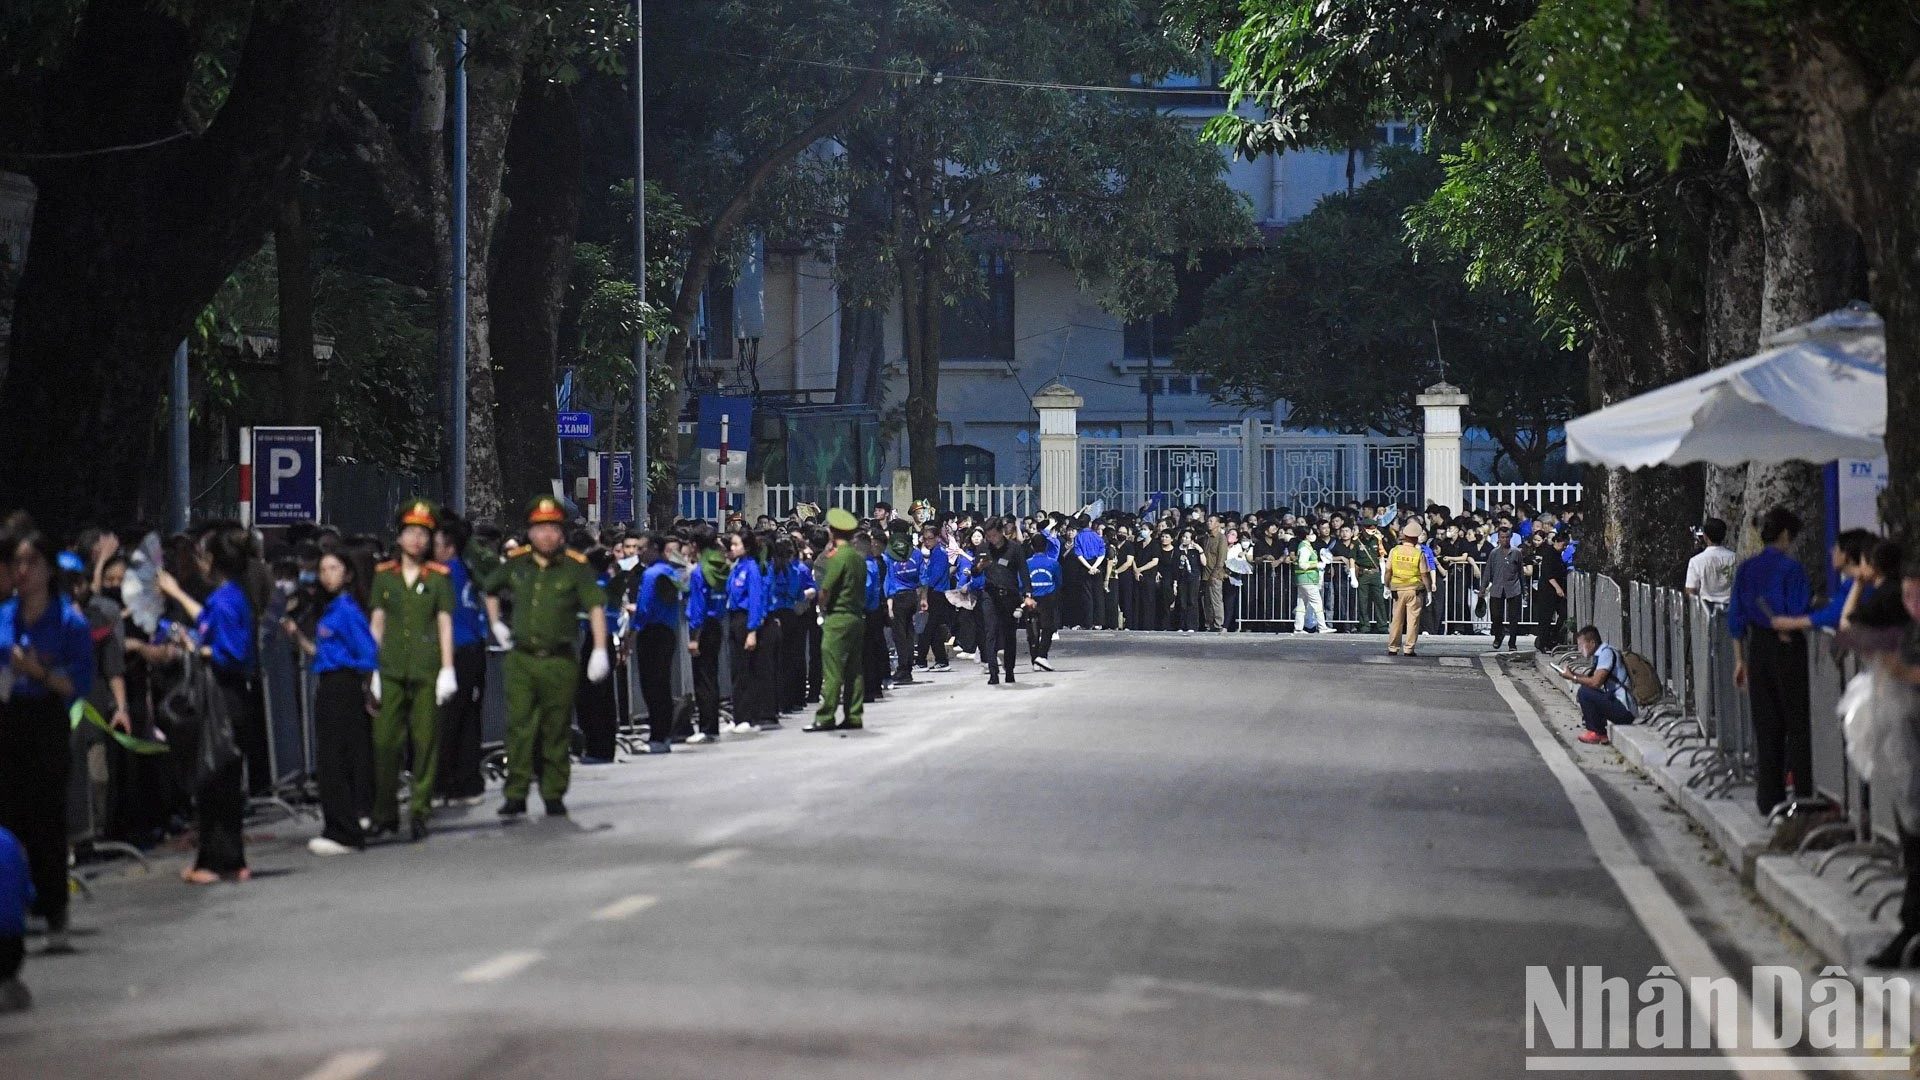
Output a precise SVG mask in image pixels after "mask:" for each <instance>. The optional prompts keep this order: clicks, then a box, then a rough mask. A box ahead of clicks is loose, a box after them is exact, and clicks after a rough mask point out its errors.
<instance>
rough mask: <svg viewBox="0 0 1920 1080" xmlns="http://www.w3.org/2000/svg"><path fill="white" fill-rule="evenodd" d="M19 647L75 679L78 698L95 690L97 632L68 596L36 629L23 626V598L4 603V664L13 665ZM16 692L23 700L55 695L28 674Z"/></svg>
mask: <svg viewBox="0 0 1920 1080" xmlns="http://www.w3.org/2000/svg"><path fill="white" fill-rule="evenodd" d="M16 645H19V646H23V647H26V648H30V649H32V650H33V651H35V652H37V653H39V654H40V659H41V661H42V662H43V663H45V664H46V665H47V667H49V668H51V669H52V670H54V671H56V672H59V673H61V674H64V675H65V676H66V677H67V678H68V679H70V680H72V681H73V693H74V697H76V698H83V697H86V696H87V692H88V691H90V690H92V689H93V633H92V631H90V630H88V629H87V617H86V616H85V615H82V614H81V613H80V609H79V608H76V607H74V606H73V604H72V602H71V601H69V600H67V598H66V597H64V596H62V597H55V598H54V602H53V603H51V604H48V605H47V609H46V610H45V611H43V612H41V613H40V618H39V619H38V620H37V621H35V622H34V624H33V625H32V626H22V625H20V598H19V597H17V596H16V597H14V598H13V599H11V600H8V601H7V602H5V603H3V604H0V665H10V664H11V663H12V659H13V648H14V646H16ZM13 692H14V695H15V696H17V697H23V698H44V697H51V696H52V694H53V691H52V690H49V689H48V688H47V687H45V686H42V685H41V684H39V683H37V682H35V681H34V680H32V679H29V678H27V677H26V676H24V675H22V676H20V677H19V678H18V679H17V681H15V682H14V684H13ZM3 750H4V748H0V751H3Z"/></svg>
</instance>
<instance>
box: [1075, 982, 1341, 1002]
mask: <svg viewBox="0 0 1920 1080" xmlns="http://www.w3.org/2000/svg"><path fill="white" fill-rule="evenodd" d="M1108 990H1109V991H1110V992H1112V993H1114V994H1117V995H1120V996H1123V997H1136V996H1137V997H1142V998H1144V997H1145V996H1146V995H1148V994H1153V993H1156V992H1157V993H1163V994H1189V995H1192V996H1194V997H1208V998H1213V999H1215V1000H1217V1001H1231V1002H1235V1003H1238V1004H1245V1005H1266V1006H1269V1007H1271V1008H1276V1009H1279V1008H1297V1007H1300V1006H1304V1005H1310V1004H1312V1003H1313V999H1312V998H1311V997H1308V996H1307V995H1306V994H1302V993H1300V992H1299V991H1297V990H1280V989H1270V988H1269V989H1263V988H1258V987H1244V986H1221V985H1220V984H1218V983H1201V982H1187V981H1186V980H1183V979H1162V978H1157V977H1155V976H1152V975H1119V976H1115V977H1114V980H1113V982H1112V983H1111V984H1109V986H1108Z"/></svg>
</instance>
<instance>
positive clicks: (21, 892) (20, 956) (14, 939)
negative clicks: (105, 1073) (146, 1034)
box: [0, 547, 64, 1015]
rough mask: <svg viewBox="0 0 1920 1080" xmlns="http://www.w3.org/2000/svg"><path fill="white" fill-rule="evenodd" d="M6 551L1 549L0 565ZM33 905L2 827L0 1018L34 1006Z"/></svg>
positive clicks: (23, 858) (18, 851) (29, 879)
mask: <svg viewBox="0 0 1920 1080" xmlns="http://www.w3.org/2000/svg"><path fill="white" fill-rule="evenodd" d="M5 555H6V550H5V548H3V547H0V562H4V561H5V558H4V556H5ZM62 884H64V883H62ZM31 906H33V873H32V871H30V870H29V869H27V853H26V849H25V848H22V847H21V846H20V840H19V838H18V837H16V836H14V835H13V833H11V832H9V831H8V830H6V829H4V828H0V1015H4V1014H6V1013H12V1012H24V1011H25V1010H27V1009H30V1008H32V1007H33V995H32V994H31V993H29V992H28V991H27V984H26V983H23V982H21V981H20V967H21V965H22V964H23V963H24V962H25V960H26V958H27V909H28V908H29V907H31Z"/></svg>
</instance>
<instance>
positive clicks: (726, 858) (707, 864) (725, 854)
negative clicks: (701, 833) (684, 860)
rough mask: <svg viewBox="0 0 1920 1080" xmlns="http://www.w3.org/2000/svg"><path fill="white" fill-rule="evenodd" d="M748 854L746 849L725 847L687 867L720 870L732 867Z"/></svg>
mask: <svg viewBox="0 0 1920 1080" xmlns="http://www.w3.org/2000/svg"><path fill="white" fill-rule="evenodd" d="M746 853H747V849H746V848H738V847H723V848H720V849H718V850H717V851H709V852H707V853H706V854H705V855H702V856H700V857H699V858H697V859H695V860H693V861H692V862H690V863H688V864H687V865H688V866H690V867H692V868H693V869H695V870H718V869H720V868H721V867H723V866H732V865H733V864H734V863H736V862H738V861H739V860H740V859H741V857H742V856H744V855H746Z"/></svg>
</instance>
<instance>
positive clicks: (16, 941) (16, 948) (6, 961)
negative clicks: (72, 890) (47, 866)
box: [0, 881, 67, 983]
mask: <svg viewBox="0 0 1920 1080" xmlns="http://www.w3.org/2000/svg"><path fill="white" fill-rule="evenodd" d="M66 884H67V883H66V882H64V881H62V882H61V883H60V885H61V887H62V888H65V887H66ZM26 959H27V939H26V938H17V937H0V983H3V982H10V981H12V980H14V979H17V978H19V977H20V965H21V964H23V963H25V962H26Z"/></svg>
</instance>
